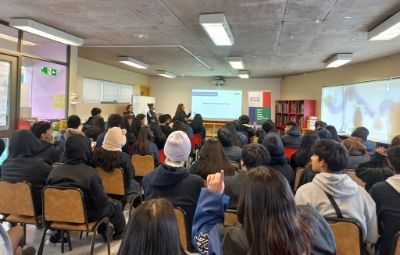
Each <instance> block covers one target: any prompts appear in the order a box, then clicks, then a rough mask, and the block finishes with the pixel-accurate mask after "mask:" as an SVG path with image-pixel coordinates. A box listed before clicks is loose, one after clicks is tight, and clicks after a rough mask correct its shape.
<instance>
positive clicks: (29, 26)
mask: <svg viewBox="0 0 400 255" xmlns="http://www.w3.org/2000/svg"><path fill="white" fill-rule="evenodd" d="M10 26H12V27H15V28H18V29H20V30H23V31H26V32H29V33H32V34H35V35H39V36H42V37H45V38H48V39H50V40H53V41H57V42H60V43H64V44H68V45H74V46H80V45H82V44H83V42H84V40H83V39H82V38H79V37H76V36H74V35H71V34H68V33H65V32H63V31H61V30H58V29H56V28H54V27H50V26H47V25H44V24H42V23H39V22H36V21H34V20H31V19H11V20H10Z"/></svg>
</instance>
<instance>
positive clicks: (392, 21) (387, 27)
mask: <svg viewBox="0 0 400 255" xmlns="http://www.w3.org/2000/svg"><path fill="white" fill-rule="evenodd" d="M398 35H400V12H398V13H396V14H395V15H393V16H392V17H390V18H389V19H387V20H386V21H385V22H383V23H381V24H380V25H378V26H377V27H375V28H374V29H372V30H371V31H369V32H368V40H370V41H383V40H391V39H393V38H395V37H397V36H398Z"/></svg>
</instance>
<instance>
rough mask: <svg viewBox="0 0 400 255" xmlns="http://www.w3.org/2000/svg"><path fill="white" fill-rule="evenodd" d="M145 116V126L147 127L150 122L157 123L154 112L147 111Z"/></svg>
mask: <svg viewBox="0 0 400 255" xmlns="http://www.w3.org/2000/svg"><path fill="white" fill-rule="evenodd" d="M146 116H147V125H149V124H150V123H152V122H153V123H155V122H157V114H156V112H155V111H151V110H149V111H148V112H147V114H146Z"/></svg>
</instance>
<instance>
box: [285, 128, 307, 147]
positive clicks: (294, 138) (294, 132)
mask: <svg viewBox="0 0 400 255" xmlns="http://www.w3.org/2000/svg"><path fill="white" fill-rule="evenodd" d="M302 140H303V136H302V135H301V132H300V130H299V128H298V127H292V128H291V129H290V131H289V132H288V133H287V134H286V135H284V136H282V143H283V145H284V146H285V147H289V148H300V144H301V141H302Z"/></svg>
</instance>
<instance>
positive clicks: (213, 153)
mask: <svg viewBox="0 0 400 255" xmlns="http://www.w3.org/2000/svg"><path fill="white" fill-rule="evenodd" d="M221 169H223V170H225V173H227V175H234V174H235V170H236V167H235V166H233V165H232V164H231V163H230V162H229V161H228V159H227V157H226V156H225V152H224V149H223V148H222V145H221V143H220V142H219V141H218V139H215V138H211V139H208V140H207V141H206V142H205V143H204V145H203V146H202V147H201V149H200V152H199V159H198V160H196V161H195V162H194V163H193V165H192V166H191V167H190V173H191V174H196V175H200V176H201V178H203V179H204V180H205V179H206V178H207V176H208V175H209V174H214V173H216V172H219V171H220V170H221Z"/></svg>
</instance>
